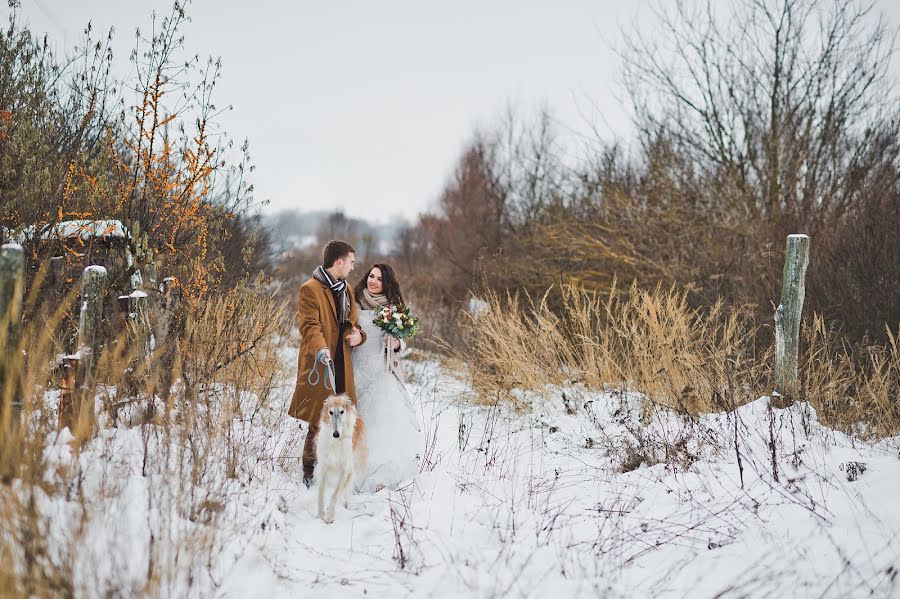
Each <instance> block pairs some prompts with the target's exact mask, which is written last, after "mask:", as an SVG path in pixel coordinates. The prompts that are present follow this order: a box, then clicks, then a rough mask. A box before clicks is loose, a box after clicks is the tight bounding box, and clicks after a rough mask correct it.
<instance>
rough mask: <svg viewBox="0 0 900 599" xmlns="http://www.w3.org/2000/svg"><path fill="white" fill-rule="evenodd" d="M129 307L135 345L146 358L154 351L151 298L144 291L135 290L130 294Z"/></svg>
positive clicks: (141, 355)
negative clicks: (151, 326)
mask: <svg viewBox="0 0 900 599" xmlns="http://www.w3.org/2000/svg"><path fill="white" fill-rule="evenodd" d="M128 309H129V311H130V312H131V314H130V316H131V325H132V335H133V343H134V347H135V348H136V349H137V351H138V352H139V353H140V357H141V359H144V360H146V359H147V358H149V357H150V352H152V351H153V338H152V331H151V329H150V299H149V297H148V296H147V294H146V293H144V292H143V291H133V292H131V295H129V296H128Z"/></svg>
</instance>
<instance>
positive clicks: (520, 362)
mask: <svg viewBox="0 0 900 599" xmlns="http://www.w3.org/2000/svg"><path fill="white" fill-rule="evenodd" d="M686 296H687V294H686V293H685V292H682V291H678V290H676V289H674V288H672V289H667V290H666V289H661V288H656V289H654V290H652V291H647V290H641V289H638V288H637V287H635V286H632V287H631V288H630V289H628V290H627V291H621V290H619V289H617V288H615V287H614V288H613V289H612V290H611V291H610V292H609V293H608V294H604V295H603V296H601V295H598V294H594V293H590V292H587V291H584V290H582V289H580V288H576V287H566V288H564V289H563V293H562V305H563V313H562V315H557V314H556V313H555V312H554V311H552V310H551V309H550V307H549V305H548V302H547V296H546V295H545V296H544V298H543V299H542V300H541V301H538V302H533V301H530V299H526V300H525V301H520V300H519V298H516V297H512V296H507V297H506V298H501V297H499V296H497V295H491V296H489V297H488V304H489V308H488V310H487V312H485V313H483V314H482V315H480V316H479V317H477V318H473V320H472V331H471V333H472V340H473V345H472V349H471V352H470V355H471V358H472V359H471V360H470V361H469V363H470V366H471V368H472V371H473V373H474V381H475V385H476V389H477V390H478V391H479V392H481V393H482V394H484V395H486V396H494V395H496V393H497V392H504V393H508V392H509V391H510V390H511V389H513V388H520V389H531V390H533V389H540V388H542V387H544V386H545V385H547V384H564V383H567V382H574V381H578V382H583V383H584V384H586V385H588V386H589V387H592V388H598V389H602V388H608V387H624V388H627V389H632V390H637V391H640V392H641V393H643V394H644V395H645V396H646V397H647V398H648V399H649V400H650V401H651V402H652V403H657V404H661V405H665V406H669V407H672V408H677V409H682V410H685V411H688V412H699V411H709V410H716V409H722V408H723V407H725V406H727V405H731V404H732V403H734V402H735V401H738V402H740V401H746V400H748V399H750V398H751V396H752V395H753V393H754V392H756V391H758V390H759V389H760V388H761V387H762V386H763V385H764V383H765V369H764V368H763V366H764V364H765V362H766V356H757V355H756V353H755V351H756V350H755V334H756V329H755V327H754V326H753V325H752V320H751V319H750V317H749V313H748V312H746V311H743V310H725V309H724V308H723V307H722V306H721V305H720V304H716V305H715V306H713V308H712V309H711V310H709V311H701V310H699V309H697V308H691V307H690V305H689V304H688V301H687V297H686ZM738 397H739V398H740V399H738ZM754 397H755V396H754Z"/></svg>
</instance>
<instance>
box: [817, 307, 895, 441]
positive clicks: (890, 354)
mask: <svg viewBox="0 0 900 599" xmlns="http://www.w3.org/2000/svg"><path fill="white" fill-rule="evenodd" d="M885 332H886V337H887V343H885V344H884V345H872V344H867V345H863V346H862V347H860V346H854V345H853V344H851V343H850V342H848V341H847V340H846V339H845V338H842V337H841V335H840V334H839V333H838V332H837V331H836V330H835V328H834V327H829V326H828V325H827V324H826V322H825V320H824V319H823V318H822V317H821V316H819V315H814V316H813V318H812V322H811V323H809V324H807V326H805V327H804V330H803V342H804V345H805V351H804V353H803V354H802V355H801V364H800V371H801V372H800V375H801V384H802V385H803V387H802V393H803V397H804V399H806V400H808V401H809V402H810V403H812V405H814V406H815V407H816V408H817V409H818V410H819V412H820V416H821V418H822V420H823V421H824V422H827V423H828V424H830V425H832V426H834V427H837V428H840V429H842V430H848V431H852V432H854V433H857V434H861V435H866V436H870V435H874V436H884V435H895V434H897V433H898V432H900V346H898V342H897V340H898V335H900V329H898V333H897V334H895V333H894V332H893V331H892V330H891V329H890V328H889V327H886V331H885Z"/></svg>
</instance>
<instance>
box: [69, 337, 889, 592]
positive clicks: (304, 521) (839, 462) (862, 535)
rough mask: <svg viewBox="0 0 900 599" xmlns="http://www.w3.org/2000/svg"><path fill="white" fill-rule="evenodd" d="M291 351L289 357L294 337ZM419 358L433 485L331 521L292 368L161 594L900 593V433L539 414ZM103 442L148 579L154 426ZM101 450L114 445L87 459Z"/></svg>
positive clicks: (555, 407) (116, 522) (812, 422)
mask: <svg viewBox="0 0 900 599" xmlns="http://www.w3.org/2000/svg"><path fill="white" fill-rule="evenodd" d="M284 359H285V361H286V362H287V363H288V366H289V369H290V365H291V364H292V363H293V360H294V359H295V354H294V352H293V350H285V352H284ZM407 367H408V370H409V372H410V375H411V376H410V379H411V383H410V384H411V389H412V391H413V392H414V394H415V398H416V404H417V406H418V407H419V409H420V416H421V419H422V427H423V430H425V431H426V444H425V446H423V447H422V453H421V461H422V466H421V473H420V474H419V475H418V476H417V477H416V478H415V479H414V480H410V481H408V483H407V484H405V485H404V486H402V487H401V488H400V489H397V490H393V491H392V490H382V491H380V492H378V493H374V494H368V495H359V494H358V495H355V496H354V497H353V500H352V501H351V505H350V508H349V509H348V510H344V509H343V508H341V507H339V508H338V512H337V518H336V521H335V523H334V524H331V525H326V524H324V523H323V522H322V521H321V520H319V519H317V518H316V517H315V489H312V490H308V489H306V488H305V486H304V485H303V484H302V482H301V469H300V461H299V455H300V447H301V445H300V443H301V441H302V431H300V430H299V428H298V424H297V422H296V421H293V420H291V419H290V418H287V417H285V416H284V412H285V411H286V403H287V402H288V401H289V399H290V392H291V389H292V385H293V382H292V381H291V380H290V379H286V380H285V381H284V383H283V386H282V388H281V391H280V392H279V394H278V401H275V402H273V403H271V404H270V405H268V406H266V407H265V408H264V409H262V410H257V412H256V413H255V414H253V415H252V416H248V415H246V414H245V415H244V417H243V418H240V419H237V420H236V421H235V422H234V425H233V426H234V431H233V433H234V434H236V435H240V438H241V439H242V443H243V444H244V447H246V448H248V449H250V451H247V452H245V454H246V455H248V456H250V457H248V458H242V460H243V461H242V463H241V464H239V465H238V470H239V471H240V472H243V473H244V474H243V475H241V476H238V477H236V478H235V479H233V480H230V482H229V481H225V482H223V483H222V485H223V487H222V488H225V487H227V489H228V492H227V493H223V496H227V497H228V498H229V499H228V501H227V502H226V504H225V505H224V506H218V508H217V509H223V510H224V513H225V517H224V518H222V519H221V523H220V524H219V525H218V527H217V530H216V531H215V533H214V534H215V535H216V537H217V546H218V547H219V548H220V549H219V550H217V551H216V552H215V553H214V554H208V555H206V554H205V555H204V556H203V557H202V559H200V557H199V556H189V557H184V556H182V559H181V562H179V563H181V564H184V563H187V564H188V565H189V570H190V575H189V576H186V577H185V576H180V577H176V578H175V579H173V580H171V581H169V583H168V584H165V583H161V585H160V593H162V594H166V595H170V596H214V597H264V598H266V599H275V598H278V597H307V596H309V597H341V598H350V597H391V598H394V597H436V598H449V597H536V598H537V597H558V598H563V597H598V596H602V597H694V596H697V597H712V596H720V597H768V596H787V597H795V596H796V597H819V596H824V597H855V596H858V597H870V596H874V597H889V596H898V595H900V587H898V583H897V581H896V577H897V572H898V568H900V540H898V533H900V509H898V507H897V501H898V497H900V459H898V447H900V440H897V439H892V440H886V441H881V442H879V443H877V444H866V443H861V442H859V441H855V440H853V439H851V438H848V437H846V436H845V435H843V434H840V433H836V432H834V431H831V430H829V429H827V428H825V427H823V426H821V425H819V424H818V423H817V421H816V418H815V414H814V413H813V412H812V411H811V410H810V409H808V408H806V407H804V406H796V407H794V408H791V409H788V410H775V411H769V410H767V408H766V401H765V399H760V400H758V401H757V402H754V403H752V404H750V405H747V406H744V407H742V408H740V409H738V410H737V411H735V412H733V413H730V414H718V415H711V416H706V417H703V418H699V419H690V418H686V417H681V416H678V415H675V414H673V413H671V412H668V411H665V410H661V409H657V410H653V411H651V412H649V413H648V412H646V411H645V410H642V409H641V405H640V404H641V400H640V397H638V396H634V395H630V394H624V393H620V392H616V391H611V392H607V393H598V392H591V391H588V390H586V389H584V388H581V387H579V386H573V387H568V388H548V389H547V390H545V391H544V392H543V393H540V394H535V393H532V394H524V393H523V394H521V395H522V399H527V400H529V401H530V402H531V405H533V406H534V409H533V410H532V411H531V412H530V413H521V412H516V411H514V410H513V409H511V408H510V407H508V406H507V405H506V404H504V405H499V406H490V405H483V404H477V403H475V401H474V397H473V395H472V394H471V392H470V390H469V388H468V386H467V384H466V382H465V380H464V379H462V378H461V377H460V376H459V375H455V374H452V373H449V372H445V371H442V370H441V368H440V367H439V366H438V364H437V363H436V362H434V361H421V362H410V363H408V364H407ZM648 415H649V417H648ZM642 418H643V422H642ZM104 435H105V436H106V437H110V436H111V437H114V438H116V443H115V447H116V448H117V450H116V457H115V459H117V460H119V461H120V462H121V463H122V464H128V467H127V468H126V469H125V470H120V471H127V472H128V475H127V476H125V477H124V479H123V480H119V481H117V485H118V486H119V487H120V489H122V488H123V489H124V491H123V492H121V493H120V494H119V497H121V499H120V500H119V501H118V503H117V506H119V509H118V511H117V512H115V513H113V514H110V515H108V518H109V519H110V522H108V523H107V525H106V526H105V527H103V530H104V531H105V532H106V534H112V533H111V532H110V531H115V539H116V543H117V545H115V546H114V547H110V546H108V545H104V543H106V542H109V543H112V541H109V537H103V535H102V534H101V535H100V537H99V538H98V540H97V542H96V543H94V544H93V546H94V547H95V548H96V553H97V554H98V555H96V556H95V557H93V558H91V559H92V561H93V560H94V559H96V560H99V561H98V562H96V563H98V564H104V563H105V564H107V565H106V566H103V567H107V568H123V567H124V568H125V569H126V571H128V568H129V564H134V566H133V569H134V572H132V573H131V575H129V576H128V577H129V578H132V577H133V578H134V579H135V580H138V581H139V580H140V577H141V575H142V572H143V569H145V568H146V561H147V555H148V554H147V551H148V550H147V548H146V545H147V540H146V538H147V531H148V530H149V529H150V528H153V527H152V526H150V525H148V524H147V515H146V514H147V513H148V511H147V508H148V506H147V501H148V500H147V497H148V496H152V493H148V492H147V488H146V487H147V486H148V485H150V486H152V485H153V480H152V477H151V478H150V479H148V478H147V477H145V476H142V473H141V456H142V455H143V453H144V452H143V451H142V446H143V444H144V443H143V442H142V439H141V432H140V429H138V428H126V427H118V428H115V429H110V430H108V431H104ZM64 440H65V439H61V440H60V441H59V442H60V443H61V442H62V441H64ZM107 441H108V439H107ZM109 446H110V444H109V443H108V442H107V443H106V445H105V447H109ZM85 455H87V456H90V457H89V458H85V457H84V456H85ZM82 459H90V460H102V459H105V458H104V456H101V455H96V454H95V455H93V456H91V452H90V450H89V451H87V452H85V454H83V456H82ZM773 465H774V466H773ZM87 478H88V482H86V483H85V487H89V486H90V485H89V479H90V476H88V477H87ZM228 485H231V486H228ZM57 501H62V499H58V500H57ZM174 504H175V502H173V505H174ZM195 505H201V506H202V505H203V504H202V503H198V502H195ZM61 509H62V508H61ZM151 509H152V506H151ZM199 513H200V514H202V513H203V510H202V509H201V510H199ZM156 517H162V516H156ZM182 520H183V519H182ZM182 520H180V519H179V518H177V517H172V518H171V522H172V523H175V524H169V525H167V526H166V527H163V528H164V529H165V530H167V531H173V530H175V531H176V532H177V531H181V532H178V534H180V535H182V536H184V535H189V534H200V533H198V532H197V531H198V530H202V518H201V519H200V522H199V523H198V522H197V521H196V518H195V519H193V520H190V521H187V520H184V521H183V524H177V522H181V521H182ZM176 524H177V525H176ZM129 535H132V536H133V537H134V539H135V540H133V542H129V541H128V540H127V538H128V536H129ZM173 536H177V534H175V533H173ZM179 538H180V537H179ZM103 539H106V541H104V540H103ZM157 542H159V540H157ZM104 556H106V559H104ZM169 559H171V560H173V563H175V562H177V559H174V558H172V557H171V556H170V557H169ZM123 564H124V565H123ZM186 585H190V588H187V586H186Z"/></svg>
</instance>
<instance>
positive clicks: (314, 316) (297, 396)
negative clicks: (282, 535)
mask: <svg viewBox="0 0 900 599" xmlns="http://www.w3.org/2000/svg"><path fill="white" fill-rule="evenodd" d="M355 253H356V250H354V249H353V246H351V245H350V244H349V243H347V242H346V241H330V242H329V243H328V245H326V246H325V255H324V261H323V262H322V266H319V267H318V268H316V270H315V271H314V272H313V276H312V278H311V279H309V280H308V281H306V282H305V283H304V284H303V285H302V286H301V287H300V296H299V302H298V303H299V308H298V312H297V322H298V324H299V325H300V356H299V358H298V360H297V384H296V385H295V386H294V397H293V398H292V399H291V407H290V409H289V410H288V414H289V415H291V416H293V417H294V418H299V419H300V420H305V421H306V422H308V423H309V431H308V432H307V433H306V442H305V443H304V445H303V482H304V483H306V486H307V487H309V486H310V485H311V484H312V478H313V469H314V468H315V465H316V436H317V434H318V432H319V413H320V412H321V410H322V404H323V403H324V402H325V399H327V398H328V396H329V395H331V394H332V393H334V394H340V393H346V394H347V395H349V396H350V399H352V400H353V401H354V402H355V401H356V388H355V387H354V385H353V365H352V363H351V362H350V348H351V347H356V346H357V345H360V344H361V343H363V342H364V341H365V340H366V337H365V333H363V332H362V330H360V328H359V327H357V326H356V325H357V314H358V312H359V309H358V307H357V305H356V300H355V299H354V298H353V288H352V287H351V286H350V284H349V283H347V280H346V279H347V276H349V275H350V271H352V270H353V262H354V259H355V256H354V254H355ZM319 352H323V353H324V354H325V355H326V356H327V357H328V358H329V359H331V360H332V362H333V364H334V375H335V380H334V387H335V388H334V390H331V389H327V388H326V387H325V381H327V380H329V377H328V376H327V375H326V373H325V370H326V367H325V365H324V364H320V363H317V355H318V354H319ZM313 368H316V369H317V371H318V381H316V376H313V377H312V382H316V383H317V384H315V385H313V384H311V382H310V378H309V374H310V371H311V370H312V369H313Z"/></svg>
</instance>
